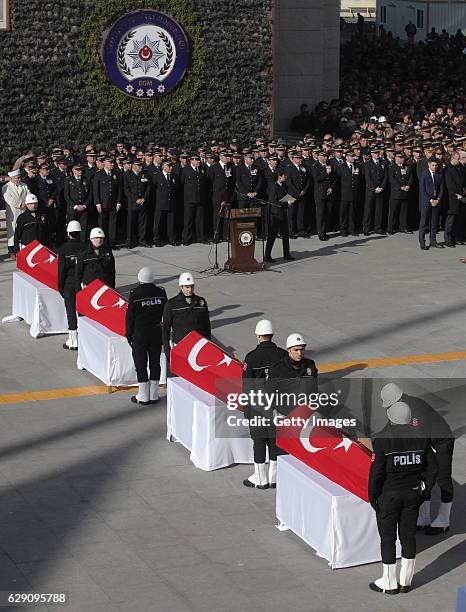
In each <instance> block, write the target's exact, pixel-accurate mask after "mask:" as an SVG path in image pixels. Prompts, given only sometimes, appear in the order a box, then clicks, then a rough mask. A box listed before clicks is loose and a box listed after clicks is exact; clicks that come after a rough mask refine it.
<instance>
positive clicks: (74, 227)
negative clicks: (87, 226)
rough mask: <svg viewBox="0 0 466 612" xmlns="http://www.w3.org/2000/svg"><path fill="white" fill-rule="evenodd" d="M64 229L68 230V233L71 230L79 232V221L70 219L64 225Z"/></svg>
mask: <svg viewBox="0 0 466 612" xmlns="http://www.w3.org/2000/svg"><path fill="white" fill-rule="evenodd" d="M66 231H67V232H68V234H71V232H80V231H81V223H79V221H70V222H69V223H68V225H67V226H66Z"/></svg>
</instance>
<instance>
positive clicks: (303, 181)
mask: <svg viewBox="0 0 466 612" xmlns="http://www.w3.org/2000/svg"><path fill="white" fill-rule="evenodd" d="M286 177H287V178H286V187H287V189H288V193H289V194H290V196H292V197H293V198H295V200H296V201H295V202H293V204H292V206H291V207H290V208H289V209H288V222H289V230H290V236H291V237H292V238H295V237H296V236H301V237H303V238H304V237H307V238H309V234H308V233H307V232H306V226H305V220H304V215H305V212H306V196H307V191H308V189H309V185H310V178H309V172H308V171H307V170H306V168H305V166H304V165H303V156H302V155H301V153H299V152H298V151H292V153H291V163H290V164H289V165H288V167H287V169H286Z"/></svg>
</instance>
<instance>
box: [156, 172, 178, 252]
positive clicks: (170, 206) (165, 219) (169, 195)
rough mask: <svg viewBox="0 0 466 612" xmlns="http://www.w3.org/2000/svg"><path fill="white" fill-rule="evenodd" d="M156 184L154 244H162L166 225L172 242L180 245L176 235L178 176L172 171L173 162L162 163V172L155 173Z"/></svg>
mask: <svg viewBox="0 0 466 612" xmlns="http://www.w3.org/2000/svg"><path fill="white" fill-rule="evenodd" d="M154 186H155V215H154V244H155V246H156V247H161V246H162V235H163V231H164V229H165V227H164V226H165V225H166V231H167V237H168V241H169V242H170V244H172V245H174V246H178V245H179V244H180V243H179V242H178V241H177V239H176V236H175V212H176V196H177V190H178V184H177V178H176V176H175V175H174V174H173V172H172V164H171V162H168V161H165V162H163V164H162V172H159V173H158V174H156V175H154Z"/></svg>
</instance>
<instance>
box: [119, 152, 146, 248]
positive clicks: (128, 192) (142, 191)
mask: <svg viewBox="0 0 466 612" xmlns="http://www.w3.org/2000/svg"><path fill="white" fill-rule="evenodd" d="M142 167H143V162H142V161H139V160H135V161H134V163H133V165H132V168H131V170H130V171H129V172H127V173H126V174H125V176H124V186H123V190H124V193H125V199H126V202H127V206H128V221H127V224H126V246H127V247H128V249H132V248H133V246H134V241H133V234H134V233H135V232H134V229H135V228H137V231H136V234H137V242H136V244H137V245H138V246H142V247H148V246H150V244H149V243H148V242H147V241H146V236H147V214H148V210H149V203H150V197H151V182H150V180H149V176H148V175H146V174H145V173H144V172H143V171H142Z"/></svg>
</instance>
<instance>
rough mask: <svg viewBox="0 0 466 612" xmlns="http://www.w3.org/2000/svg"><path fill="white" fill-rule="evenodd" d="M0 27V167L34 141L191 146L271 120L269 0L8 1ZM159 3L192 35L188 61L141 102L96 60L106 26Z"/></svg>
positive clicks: (37, 145)
mask: <svg viewBox="0 0 466 612" xmlns="http://www.w3.org/2000/svg"><path fill="white" fill-rule="evenodd" d="M10 3H11V17H12V31H11V32H0V112H1V115H0V116H1V126H2V127H1V131H0V144H1V147H0V166H4V167H7V166H8V165H9V164H10V163H11V162H12V160H13V159H14V158H16V157H17V156H19V155H20V154H21V153H23V152H24V151H25V150H26V149H28V148H29V147H32V148H33V149H42V148H50V147H51V146H54V145H56V144H63V143H64V142H66V143H69V144H71V145H72V146H73V147H74V148H77V149H79V148H82V147H83V146H84V145H85V144H86V143H87V142H93V143H95V144H96V145H97V146H99V147H100V146H102V147H110V146H113V144H114V143H115V141H116V140H120V139H123V140H124V141H125V142H134V143H136V144H138V145H142V144H144V143H146V142H148V141H157V142H163V143H167V144H173V145H180V144H182V143H186V144H188V145H190V146H191V145H195V144H198V143H200V142H203V141H207V140H209V139H211V138H230V137H233V136H236V137H238V138H240V139H241V140H244V141H249V140H250V139H251V137H252V136H254V135H255V134H264V133H267V132H268V130H269V125H270V99H271V81H272V79H271V63H272V51H271V29H270V28H271V24H270V0H235V2H230V1H228V2H227V1H218V0H78V1H75V2H71V1H70V0H60V2H50V1H47V0H43V1H41V3H40V7H41V10H40V11H35V10H32V7H33V5H32V3H31V2H30V1H29V0H10ZM138 8H141V9H143V8H153V9H156V10H160V11H162V12H165V13H167V14H169V15H170V16H171V17H172V18H173V19H174V20H175V21H177V22H178V23H179V24H180V25H181V26H182V28H183V29H184V31H185V32H186V35H187V37H188V40H189V44H190V49H191V63H190V67H189V69H188V71H187V73H186V75H185V77H184V79H183V81H182V82H181V83H180V84H179V85H178V87H176V88H175V89H174V90H173V91H172V92H171V93H169V94H167V95H165V96H162V97H160V98H156V99H154V100H136V99H133V98H130V97H129V96H126V95H124V94H123V93H121V92H120V91H119V90H118V89H117V88H115V87H114V86H113V85H112V84H111V82H110V81H109V79H108V78H107V76H106V74H105V70H104V68H103V64H102V61H101V58H100V51H99V49H100V47H101V44H102V32H103V31H105V30H106V29H107V28H109V27H110V26H111V25H112V24H113V23H114V21H116V19H117V18H118V17H120V16H121V15H123V14H125V13H127V12H130V11H134V10H136V9H138Z"/></svg>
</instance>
